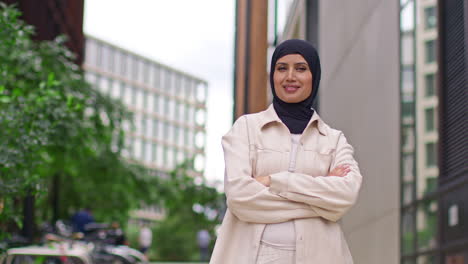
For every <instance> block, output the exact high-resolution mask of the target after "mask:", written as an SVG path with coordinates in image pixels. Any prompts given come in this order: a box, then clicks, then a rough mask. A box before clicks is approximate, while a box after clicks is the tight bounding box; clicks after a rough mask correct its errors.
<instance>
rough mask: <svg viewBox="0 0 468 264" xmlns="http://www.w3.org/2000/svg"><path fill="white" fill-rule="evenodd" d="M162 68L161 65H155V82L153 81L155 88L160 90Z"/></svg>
mask: <svg viewBox="0 0 468 264" xmlns="http://www.w3.org/2000/svg"><path fill="white" fill-rule="evenodd" d="M160 72H161V71H160V68H159V66H157V65H155V66H154V68H153V73H152V75H153V82H152V85H153V87H154V88H156V89H158V90H160V89H161V85H160V76H159V75H160Z"/></svg>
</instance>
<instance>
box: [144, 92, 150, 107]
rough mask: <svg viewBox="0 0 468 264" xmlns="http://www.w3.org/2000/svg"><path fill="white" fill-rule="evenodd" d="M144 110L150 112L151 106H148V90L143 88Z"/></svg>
mask: <svg viewBox="0 0 468 264" xmlns="http://www.w3.org/2000/svg"><path fill="white" fill-rule="evenodd" d="M142 107H143V110H145V111H148V112H149V110H150V109H149V108H148V91H146V90H143V105H142Z"/></svg>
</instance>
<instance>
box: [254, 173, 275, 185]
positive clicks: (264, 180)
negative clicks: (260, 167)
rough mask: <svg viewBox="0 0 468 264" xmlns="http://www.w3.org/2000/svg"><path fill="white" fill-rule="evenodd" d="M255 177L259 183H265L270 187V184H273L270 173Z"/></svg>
mask: <svg viewBox="0 0 468 264" xmlns="http://www.w3.org/2000/svg"><path fill="white" fill-rule="evenodd" d="M254 179H255V180H256V181H258V182H259V183H261V184H263V185H265V186H266V187H270V184H271V178H270V175H268V176H259V177H255V178H254Z"/></svg>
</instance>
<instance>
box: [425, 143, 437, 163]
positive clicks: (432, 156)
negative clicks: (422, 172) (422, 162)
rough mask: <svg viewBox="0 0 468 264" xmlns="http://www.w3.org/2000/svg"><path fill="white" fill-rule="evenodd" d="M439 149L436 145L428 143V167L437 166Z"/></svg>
mask: <svg viewBox="0 0 468 264" xmlns="http://www.w3.org/2000/svg"><path fill="white" fill-rule="evenodd" d="M436 153H437V148H436V144H435V143H426V167H434V166H436V165H437V154H436Z"/></svg>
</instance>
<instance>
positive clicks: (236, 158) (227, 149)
mask: <svg viewBox="0 0 468 264" xmlns="http://www.w3.org/2000/svg"><path fill="white" fill-rule="evenodd" d="M222 145H223V149H224V159H225V166H226V170H225V176H224V177H225V178H224V190H225V192H226V199H227V205H228V208H229V210H230V211H231V213H233V214H234V215H235V216H236V217H237V218H239V219H240V220H241V221H244V222H252V223H262V224H270V223H280V222H285V221H289V220H292V219H297V218H310V217H320V215H319V214H317V213H316V212H315V210H313V209H312V208H311V207H310V206H309V205H307V204H305V203H302V202H296V201H292V200H289V199H288V198H285V197H281V196H280V195H278V194H273V193H271V192H270V190H269V188H268V187H265V186H264V185H262V184H261V183H259V182H258V181H256V180H255V179H254V178H253V177H252V167H251V163H250V157H249V148H250V147H249V139H248V132H247V126H246V118H245V117H241V118H239V119H238V120H237V121H236V122H235V123H234V125H233V127H232V129H231V130H230V131H229V132H228V133H227V134H226V135H225V136H224V137H223V139H222Z"/></svg>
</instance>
